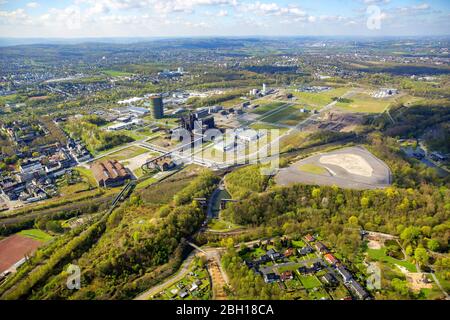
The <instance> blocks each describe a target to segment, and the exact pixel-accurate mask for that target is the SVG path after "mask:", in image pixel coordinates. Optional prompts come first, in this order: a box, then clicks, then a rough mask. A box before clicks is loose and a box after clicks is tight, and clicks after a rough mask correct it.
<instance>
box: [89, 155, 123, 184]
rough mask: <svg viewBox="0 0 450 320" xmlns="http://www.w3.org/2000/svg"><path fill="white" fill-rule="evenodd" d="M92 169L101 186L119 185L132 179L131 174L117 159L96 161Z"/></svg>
mask: <svg viewBox="0 0 450 320" xmlns="http://www.w3.org/2000/svg"><path fill="white" fill-rule="evenodd" d="M91 169H92V173H93V174H94V177H95V180H97V183H98V185H99V186H100V187H105V188H107V187H117V186H120V185H123V184H124V183H125V182H126V180H129V179H131V175H130V174H129V173H128V171H127V170H126V169H125V167H124V166H123V165H122V164H121V163H119V162H118V161H117V160H107V161H102V162H95V163H94V164H93V165H92V167H91Z"/></svg>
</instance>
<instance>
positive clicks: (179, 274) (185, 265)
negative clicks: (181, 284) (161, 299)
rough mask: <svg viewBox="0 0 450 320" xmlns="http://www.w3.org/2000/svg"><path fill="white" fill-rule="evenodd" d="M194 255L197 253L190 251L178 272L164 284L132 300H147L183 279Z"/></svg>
mask: <svg viewBox="0 0 450 320" xmlns="http://www.w3.org/2000/svg"><path fill="white" fill-rule="evenodd" d="M196 255H197V252H196V251H192V252H191V253H190V254H189V255H188V257H187V258H186V260H184V261H183V264H182V265H181V267H180V269H178V271H177V272H176V273H175V274H174V275H173V276H171V277H170V278H168V279H167V280H165V281H164V282H162V283H160V284H158V285H156V286H155V287H152V288H151V289H149V290H147V291H145V292H144V293H142V294H140V295H138V296H137V297H136V298H134V300H148V299H150V298H151V297H152V296H154V295H155V294H157V293H159V292H161V291H162V290H163V289H164V288H166V287H167V286H169V285H171V284H173V283H175V282H178V281H180V280H181V279H183V278H184V277H185V276H186V274H187V273H188V271H189V266H190V264H191V262H192V260H193V259H194V257H195V256H196Z"/></svg>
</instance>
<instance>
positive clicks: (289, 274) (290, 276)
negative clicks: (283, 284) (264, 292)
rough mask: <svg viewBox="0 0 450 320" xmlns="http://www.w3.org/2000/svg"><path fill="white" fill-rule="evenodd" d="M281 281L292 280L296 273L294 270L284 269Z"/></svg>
mask: <svg viewBox="0 0 450 320" xmlns="http://www.w3.org/2000/svg"><path fill="white" fill-rule="evenodd" d="M280 277H281V281H287V280H292V279H294V274H293V273H292V271H284V272H283V273H281V276H280Z"/></svg>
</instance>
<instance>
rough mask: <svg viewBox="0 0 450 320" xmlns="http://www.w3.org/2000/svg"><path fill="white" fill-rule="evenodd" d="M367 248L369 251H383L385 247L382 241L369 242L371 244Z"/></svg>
mask: <svg viewBox="0 0 450 320" xmlns="http://www.w3.org/2000/svg"><path fill="white" fill-rule="evenodd" d="M367 247H368V248H369V249H381V248H382V247H383V245H382V243H381V242H380V241H376V240H369V243H368V244H367Z"/></svg>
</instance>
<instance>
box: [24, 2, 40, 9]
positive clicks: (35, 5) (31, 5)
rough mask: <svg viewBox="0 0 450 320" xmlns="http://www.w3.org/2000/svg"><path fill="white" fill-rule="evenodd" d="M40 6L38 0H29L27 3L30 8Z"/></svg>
mask: <svg viewBox="0 0 450 320" xmlns="http://www.w3.org/2000/svg"><path fill="white" fill-rule="evenodd" d="M38 6H39V3H37V2H28V3H27V7H28V8H32V9H34V8H37V7H38Z"/></svg>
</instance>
